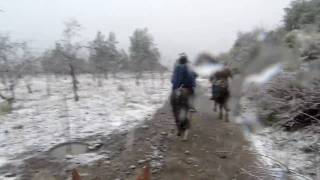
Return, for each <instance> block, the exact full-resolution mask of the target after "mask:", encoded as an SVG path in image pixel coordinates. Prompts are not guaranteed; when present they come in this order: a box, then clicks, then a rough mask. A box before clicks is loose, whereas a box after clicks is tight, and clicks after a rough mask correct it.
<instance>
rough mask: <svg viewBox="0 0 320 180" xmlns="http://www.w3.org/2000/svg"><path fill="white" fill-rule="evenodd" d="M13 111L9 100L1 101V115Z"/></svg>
mask: <svg viewBox="0 0 320 180" xmlns="http://www.w3.org/2000/svg"><path fill="white" fill-rule="evenodd" d="M11 111H12V104H11V103H8V102H7V101H4V102H1V103H0V115H4V114H7V113H10V112H11Z"/></svg>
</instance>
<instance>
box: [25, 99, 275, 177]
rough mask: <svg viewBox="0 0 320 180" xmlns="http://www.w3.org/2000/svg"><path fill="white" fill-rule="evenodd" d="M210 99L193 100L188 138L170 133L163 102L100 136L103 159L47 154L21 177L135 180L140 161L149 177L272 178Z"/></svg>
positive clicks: (239, 131)
mask: <svg viewBox="0 0 320 180" xmlns="http://www.w3.org/2000/svg"><path fill="white" fill-rule="evenodd" d="M212 106H213V105H212V102H211V101H209V100H208V98H207V97H204V96H201V97H199V98H197V100H196V107H197V109H198V112H197V113H195V114H194V118H193V120H192V128H191V131H190V135H189V140H188V141H186V142H185V141H181V138H179V137H177V136H176V132H175V125H174V120H173V117H172V114H171V108H170V106H169V105H168V104H166V105H165V106H164V107H163V108H161V109H159V110H158V111H157V112H156V114H155V115H154V117H153V118H151V120H147V121H146V122H145V123H143V124H141V125H139V126H137V127H136V128H134V129H133V130H131V131H128V132H125V133H118V134H112V135H110V137H105V138H104V139H103V138H102V139H103V142H104V145H103V147H102V148H101V149H99V150H98V151H97V152H96V153H97V154H100V155H103V156H104V158H102V159H100V160H98V161H96V162H94V163H90V164H87V165H79V164H72V163H68V162H67V160H65V161H61V160H53V159H49V158H48V156H47V155H43V156H41V157H34V158H31V159H29V160H27V161H26V164H27V165H26V168H25V169H24V176H23V177H24V178H25V179H32V180H43V179H50V180H51V179H52V180H60V179H61V180H65V179H68V178H70V175H71V170H72V169H73V168H76V169H77V170H78V171H79V173H80V175H81V176H82V180H127V179H128V180H135V179H136V177H137V174H138V173H140V171H141V168H142V167H143V165H144V164H145V163H144V162H145V161H149V162H150V164H151V171H152V180H157V179H159V180H251V179H272V178H270V177H266V176H263V177H262V176H261V175H262V174H263V175H265V174H266V173H265V172H264V170H261V169H263V165H262V164H261V163H259V161H258V160H257V158H256V157H255V156H253V155H250V149H251V148H250V144H249V143H248V141H246V140H245V138H244V136H243V132H242V129H241V127H240V125H236V124H234V123H231V122H230V123H227V122H224V121H222V120H219V119H218V118H217V116H216V113H213V111H212Z"/></svg>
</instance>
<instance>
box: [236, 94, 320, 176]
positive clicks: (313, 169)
mask: <svg viewBox="0 0 320 180" xmlns="http://www.w3.org/2000/svg"><path fill="white" fill-rule="evenodd" d="M241 106H242V109H241V112H242V113H241V116H240V117H239V118H238V119H237V121H238V123H241V124H243V125H244V126H243V127H244V132H245V134H246V137H247V139H248V140H250V141H251V142H252V145H253V149H254V150H255V151H256V152H257V155H258V156H260V159H261V160H262V161H263V162H264V163H266V164H267V165H268V166H269V171H270V173H272V174H273V175H274V177H275V179H279V180H281V179H286V176H287V175H288V174H287V173H286V172H287V171H289V172H290V173H289V174H290V177H291V179H302V180H303V179H314V178H316V179H317V177H316V176H317V171H318V167H317V165H316V164H318V162H319V154H318V152H312V151H314V150H315V151H318V150H317V149H310V152H306V151H305V149H306V150H308V148H310V147H312V146H314V145H315V144H317V142H319V141H318V138H319V136H318V135H317V134H318V133H319V132H317V129H316V128H313V127H309V128H305V129H302V130H300V131H296V132H285V131H283V129H281V128H280V127H263V126H262V125H261V124H260V122H259V119H258V118H256V117H257V111H256V110H255V108H254V107H255V106H254V104H253V103H252V102H251V101H249V100H248V99H247V98H245V97H244V98H242V99H241Z"/></svg>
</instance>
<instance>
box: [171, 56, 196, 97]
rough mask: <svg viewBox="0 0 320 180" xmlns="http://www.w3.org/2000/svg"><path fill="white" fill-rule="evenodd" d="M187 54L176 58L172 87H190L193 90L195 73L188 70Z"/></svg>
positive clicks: (174, 88)
mask: <svg viewBox="0 0 320 180" xmlns="http://www.w3.org/2000/svg"><path fill="white" fill-rule="evenodd" d="M187 64H188V58H187V56H181V57H180V58H179V60H178V64H177V65H176V66H175V68H174V71H173V75H172V79H171V82H172V89H173V90H176V89H178V88H180V87H182V88H187V89H190V90H191V91H192V92H193V89H194V88H195V86H196V84H195V77H196V76H195V74H194V72H192V71H190V69H189V68H188V66H187Z"/></svg>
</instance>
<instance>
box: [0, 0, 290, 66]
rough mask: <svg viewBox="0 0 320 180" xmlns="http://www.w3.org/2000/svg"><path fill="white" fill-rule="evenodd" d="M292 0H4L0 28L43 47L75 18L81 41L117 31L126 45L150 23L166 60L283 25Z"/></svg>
mask: <svg viewBox="0 0 320 180" xmlns="http://www.w3.org/2000/svg"><path fill="white" fill-rule="evenodd" d="M290 1H291V0H0V9H2V10H3V11H4V12H0V32H2V33H9V34H10V35H11V36H12V38H14V39H18V40H28V41H31V42H32V47H34V48H35V50H37V51H40V50H43V49H46V48H48V47H51V46H53V43H54V41H56V40H58V39H60V38H61V32H62V29H63V22H64V21H66V20H68V19H70V18H75V19H77V20H78V21H79V22H80V23H81V24H82V26H83V30H82V40H83V41H86V40H90V39H92V38H93V37H94V36H95V34H96V32H97V31H98V30H100V31H102V32H104V33H106V34H107V33H108V32H109V31H114V32H115V33H116V35H117V38H118V41H119V42H120V44H119V46H120V47H121V48H124V49H126V50H127V49H128V45H129V36H130V35H131V34H132V32H133V31H134V29H135V28H143V27H148V29H149V31H150V32H151V33H152V35H153V36H154V39H155V42H156V44H157V45H158V47H159V48H160V50H161V53H162V57H163V59H164V60H165V61H169V60H170V59H172V58H175V57H176V56H177V54H178V53H180V52H186V53H188V54H189V55H190V56H194V55H195V54H197V53H199V52H201V51H209V52H211V53H213V54H217V53H219V52H222V51H227V50H228V49H229V48H230V47H231V46H232V44H233V42H234V40H235V38H236V35H237V33H238V32H239V31H247V30H251V29H253V28H255V27H264V28H267V29H271V28H275V27H277V26H279V25H281V20H282V16H283V14H284V12H283V9H284V8H285V7H287V6H288V5H289V4H290Z"/></svg>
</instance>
